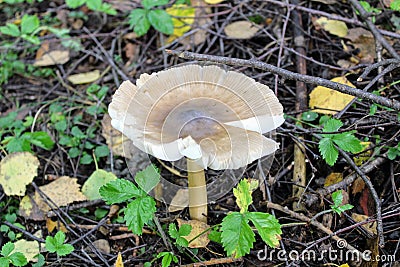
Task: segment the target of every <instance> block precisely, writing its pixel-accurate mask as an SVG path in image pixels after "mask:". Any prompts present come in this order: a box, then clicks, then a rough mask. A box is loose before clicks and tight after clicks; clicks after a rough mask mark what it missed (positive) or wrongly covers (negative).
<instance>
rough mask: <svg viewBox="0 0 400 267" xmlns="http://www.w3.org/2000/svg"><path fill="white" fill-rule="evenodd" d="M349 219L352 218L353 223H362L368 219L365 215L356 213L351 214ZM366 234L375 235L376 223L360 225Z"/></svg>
mask: <svg viewBox="0 0 400 267" xmlns="http://www.w3.org/2000/svg"><path fill="white" fill-rule="evenodd" d="M351 218H353V220H354V221H356V222H363V221H365V220H367V219H368V216H367V215H363V214H357V213H352V214H351ZM361 226H362V227H363V228H364V229H365V230H366V231H367V232H369V233H370V234H371V235H376V234H377V230H376V222H370V223H365V224H363V225H361Z"/></svg>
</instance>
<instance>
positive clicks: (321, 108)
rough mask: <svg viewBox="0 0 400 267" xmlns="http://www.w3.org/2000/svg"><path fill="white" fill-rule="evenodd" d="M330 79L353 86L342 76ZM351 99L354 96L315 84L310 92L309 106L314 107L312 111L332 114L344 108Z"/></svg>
mask: <svg viewBox="0 0 400 267" xmlns="http://www.w3.org/2000/svg"><path fill="white" fill-rule="evenodd" d="M331 81H333V82H337V83H341V84H345V85H348V86H350V87H355V86H354V85H353V84H352V83H351V82H349V81H348V80H347V79H346V77H344V76H342V77H336V78H333V79H332V80H331ZM353 99H354V96H352V95H348V94H344V93H341V92H338V91H336V90H333V89H330V88H327V87H324V86H317V87H315V89H314V90H313V91H312V92H311V93H310V102H309V106H310V108H312V109H314V108H315V110H313V111H314V112H318V113H322V114H332V115H334V114H336V113H337V112H338V111H340V110H342V109H344V108H345V107H346V106H347V105H348V104H349V103H350V102H351V101H352V100H353Z"/></svg>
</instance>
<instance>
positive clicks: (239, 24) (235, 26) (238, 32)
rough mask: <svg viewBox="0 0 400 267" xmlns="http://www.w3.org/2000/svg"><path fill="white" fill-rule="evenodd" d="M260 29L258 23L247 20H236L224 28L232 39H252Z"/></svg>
mask: <svg viewBox="0 0 400 267" xmlns="http://www.w3.org/2000/svg"><path fill="white" fill-rule="evenodd" d="M258 30H260V27H259V26H258V25H257V24H254V23H252V22H250V21H247V20H241V21H235V22H233V23H231V24H228V25H227V26H226V27H225V28H224V32H225V34H226V35H227V36H228V37H230V38H232V39H250V38H252V37H253V36H254V35H256V33H257V32H258Z"/></svg>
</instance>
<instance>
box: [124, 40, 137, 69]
mask: <svg viewBox="0 0 400 267" xmlns="http://www.w3.org/2000/svg"><path fill="white" fill-rule="evenodd" d="M139 49H140V47H139V46H138V45H137V44H132V43H129V42H128V43H126V44H125V47H124V49H123V50H124V51H125V56H126V57H127V58H128V61H127V62H126V64H125V66H130V65H132V63H134V62H136V60H137V59H138V56H139V52H140V51H139Z"/></svg>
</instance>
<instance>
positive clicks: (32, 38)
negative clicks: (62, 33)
mask: <svg viewBox="0 0 400 267" xmlns="http://www.w3.org/2000/svg"><path fill="white" fill-rule="evenodd" d="M21 37H22V38H23V39H25V40H27V41H28V42H31V43H32V44H36V45H38V44H40V39H39V37H37V36H32V35H28V34H24V33H23V34H21Z"/></svg>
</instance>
